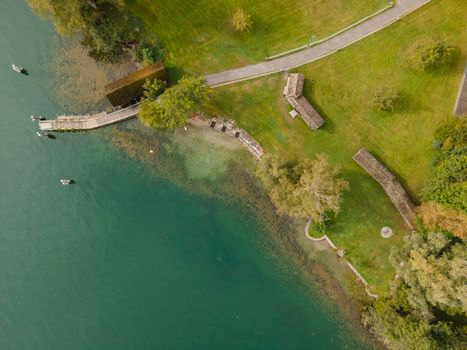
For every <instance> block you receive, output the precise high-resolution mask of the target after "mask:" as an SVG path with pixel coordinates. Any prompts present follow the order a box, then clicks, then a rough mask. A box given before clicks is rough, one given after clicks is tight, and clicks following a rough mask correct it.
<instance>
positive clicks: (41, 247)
mask: <svg viewBox="0 0 467 350" xmlns="http://www.w3.org/2000/svg"><path fill="white" fill-rule="evenodd" d="M0 10H1V11H0V24H1V28H2V30H1V31H0V47H2V53H1V54H0V101H1V106H2V112H1V118H0V123H1V126H0V166H1V171H0V223H1V226H0V298H1V299H0V310H1V311H0V348H1V349H3V350H8V349H15V350H17V349H69V350H72V349H99V350H105V349H305V348H306V349H344V348H349V349H356V348H359V347H361V345H359V344H358V343H356V340H349V339H352V334H351V333H349V332H350V331H349V328H348V327H347V325H346V324H344V323H343V322H342V321H340V320H339V318H338V316H337V315H336V316H333V315H331V314H330V313H329V310H331V309H330V308H328V307H326V306H322V305H320V304H319V303H318V302H317V300H318V299H317V296H315V295H314V293H313V291H309V290H307V289H305V288H304V287H303V285H302V284H300V282H299V281H298V280H295V279H294V278H293V277H287V276H284V274H283V269H281V268H279V266H278V264H277V263H276V262H275V261H274V259H272V258H271V257H270V256H269V250H266V249H263V245H262V244H261V243H260V240H259V239H258V237H260V236H262V235H263V233H264V228H263V227H261V226H260V225H259V224H258V222H257V221H256V220H255V218H254V217H253V216H252V215H248V214H245V211H244V210H241V208H238V210H236V208H235V206H234V207H232V206H226V205H224V204H222V203H220V202H219V201H217V200H215V199H212V198H206V197H202V196H199V195H195V194H188V193H187V192H184V191H183V190H181V189H180V188H178V187H176V186H174V185H173V184H171V182H168V181H164V180H161V179H157V178H155V177H154V176H152V174H151V172H150V171H149V170H148V169H147V168H146V167H145V166H143V165H142V164H141V163H140V162H138V161H135V160H131V159H129V158H128V157H122V155H121V152H120V151H119V150H117V149H116V148H114V147H113V146H112V145H111V144H110V143H109V142H108V141H107V139H106V138H105V137H103V133H102V132H93V133H75V134H58V135H57V136H58V137H57V139H56V140H48V139H44V138H41V137H36V136H35V131H36V127H35V123H33V122H31V120H30V118H29V115H31V114H37V115H44V116H48V117H53V116H54V115H55V114H56V113H61V112H65V111H63V110H61V107H60V105H59V104H58V102H57V98H56V96H55V94H54V92H53V90H51V89H50V86H53V84H54V79H55V78H54V75H53V72H54V71H55V70H54V69H53V67H52V65H51V62H53V59H52V58H53V57H52V55H53V54H54V52H55V49H54V42H55V41H56V36H55V33H54V31H53V28H52V26H51V25H50V24H49V23H46V22H44V21H42V20H40V19H38V18H37V17H35V16H34V15H33V14H32V13H31V12H30V11H29V9H28V7H27V5H26V4H25V3H24V2H23V1H19V0H4V1H1V3H0ZM12 63H16V64H18V65H23V66H25V67H26V68H27V69H28V70H29V72H30V76H28V77H26V76H21V75H19V74H17V73H14V72H13V71H12V70H11V69H10V65H11V64H12ZM179 144H180V143H179ZM182 144H183V143H182ZM186 147H188V146H187V144H185V145H184V146H179V147H178V151H182V152H186V151H187V149H186ZM175 148H177V147H175ZM227 148H228V147H227ZM175 151H177V150H175ZM205 152H206V151H205ZM210 157H211V158H209V159H210V161H209V164H217V163H215V157H213V153H210ZM197 161H198V163H199V159H198V160H196V159H192V162H194V163H193V164H196V162H197ZM201 164H202V163H201ZM219 164H222V163H219ZM194 168H196V166H194V167H193V169H194ZM198 168H199V166H198ZM205 175H206V173H203V172H199V171H198V172H196V171H195V172H193V174H192V177H193V178H197V177H200V176H205ZM60 178H73V179H75V180H76V181H77V184H76V185H74V186H60V184H59V179H60Z"/></svg>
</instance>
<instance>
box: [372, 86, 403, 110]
mask: <svg viewBox="0 0 467 350" xmlns="http://www.w3.org/2000/svg"><path fill="white" fill-rule="evenodd" d="M373 106H374V108H375V109H377V110H379V111H383V112H394V111H395V110H396V109H397V108H399V107H400V96H399V93H398V92H397V91H396V90H395V89H394V88H392V87H389V86H383V87H381V88H380V89H378V90H377V91H376V93H375V95H374V96H373Z"/></svg>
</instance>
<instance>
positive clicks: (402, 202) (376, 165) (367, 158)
mask: <svg viewBox="0 0 467 350" xmlns="http://www.w3.org/2000/svg"><path fill="white" fill-rule="evenodd" d="M353 159H354V160H355V161H356V162H357V163H358V164H359V165H360V166H361V167H362V168H363V169H365V170H366V171H367V172H368V174H370V176H371V177H372V178H373V179H375V180H376V181H377V182H378V183H379V184H380V185H381V186H382V187H383V189H384V191H385V192H386V193H387V195H388V196H389V199H390V200H391V202H392V203H393V204H394V206H395V207H396V208H397V210H398V211H399V213H400V214H401V216H402V218H403V219H404V220H405V222H406V223H407V225H408V226H409V227H410V228H411V229H414V222H415V215H414V213H413V209H414V207H415V205H414V203H413V202H412V200H411V199H410V197H409V195H408V194H407V192H406V191H405V190H404V188H403V187H402V185H401V184H400V183H399V181H397V178H396V177H395V176H394V174H392V173H391V172H390V171H389V170H388V169H387V168H386V167H385V166H384V165H383V164H381V163H380V162H379V161H378V160H377V159H376V158H375V157H374V156H373V155H372V154H371V153H370V152H368V151H367V150H366V149H365V148H363V147H362V148H360V150H359V151H358V152H357V153H356V154H355V155H354V156H353Z"/></svg>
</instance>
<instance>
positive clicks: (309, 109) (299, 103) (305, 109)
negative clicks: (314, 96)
mask: <svg viewBox="0 0 467 350" xmlns="http://www.w3.org/2000/svg"><path fill="white" fill-rule="evenodd" d="M287 101H289V103H290V104H291V105H292V107H293V108H294V109H295V110H296V111H297V112H298V113H299V114H300V116H301V117H302V119H303V121H304V122H305V123H306V125H308V127H309V128H310V129H312V130H316V129H319V128H320V127H321V126H323V124H324V119H323V118H321V116H320V115H319V113H318V112H317V111H316V109H314V108H313V106H312V105H311V104H310V102H308V100H307V99H306V98H305V97H303V96H300V97H299V98H297V99H295V98H293V97H289V98H288V99H287Z"/></svg>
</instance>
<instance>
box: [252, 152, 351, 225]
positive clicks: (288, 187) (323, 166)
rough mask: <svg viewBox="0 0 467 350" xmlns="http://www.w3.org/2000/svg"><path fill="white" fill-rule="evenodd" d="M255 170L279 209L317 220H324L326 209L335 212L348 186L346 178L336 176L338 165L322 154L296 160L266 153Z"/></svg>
mask: <svg viewBox="0 0 467 350" xmlns="http://www.w3.org/2000/svg"><path fill="white" fill-rule="evenodd" d="M257 174H258V176H259V177H260V178H261V179H262V181H263V183H264V186H265V188H266V190H267V191H268V193H269V195H270V197H271V200H272V202H273V203H274V205H275V206H276V208H277V210H278V211H279V212H280V213H282V214H288V215H290V216H292V217H296V218H307V219H308V218H309V219H312V220H313V221H314V222H315V223H317V224H324V222H325V221H326V220H327V219H328V218H329V214H330V213H333V214H334V215H336V214H338V213H339V211H340V203H341V201H342V192H343V191H344V190H347V189H348V188H349V184H348V183H347V181H345V180H343V179H342V178H339V177H338V176H339V174H340V169H339V168H338V167H336V166H333V165H331V164H330V163H329V161H328V160H327V159H326V157H325V156H324V155H319V156H318V158H317V159H315V160H301V161H299V162H292V161H286V160H285V159H283V158H281V157H278V156H271V155H266V156H264V157H263V159H262V160H261V161H260V163H259V165H258V168H257Z"/></svg>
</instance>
